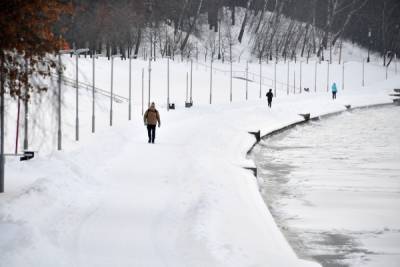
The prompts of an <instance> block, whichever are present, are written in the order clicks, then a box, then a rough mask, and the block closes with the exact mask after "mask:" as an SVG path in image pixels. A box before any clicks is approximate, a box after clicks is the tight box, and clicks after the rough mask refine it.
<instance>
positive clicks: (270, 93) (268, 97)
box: [266, 89, 274, 108]
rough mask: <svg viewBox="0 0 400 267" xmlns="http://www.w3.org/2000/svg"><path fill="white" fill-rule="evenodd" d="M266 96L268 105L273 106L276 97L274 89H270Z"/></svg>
mask: <svg viewBox="0 0 400 267" xmlns="http://www.w3.org/2000/svg"><path fill="white" fill-rule="evenodd" d="M266 96H267V100H268V107H270V108H271V104H272V98H273V97H274V94H273V93H272V89H269V91H268V93H267V94H266Z"/></svg>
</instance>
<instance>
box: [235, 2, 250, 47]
mask: <svg viewBox="0 0 400 267" xmlns="http://www.w3.org/2000/svg"><path fill="white" fill-rule="evenodd" d="M251 2H252V0H247V5H246V11H245V14H244V19H243V22H242V26H241V27H240V32H239V37H238V40H239V43H242V38H243V34H244V28H245V27H246V23H247V19H248V16H249V14H248V13H249V9H250V5H251Z"/></svg>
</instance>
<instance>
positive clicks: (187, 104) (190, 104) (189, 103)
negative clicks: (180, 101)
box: [185, 102, 193, 108]
mask: <svg viewBox="0 0 400 267" xmlns="http://www.w3.org/2000/svg"><path fill="white" fill-rule="evenodd" d="M192 106H193V103H192V102H185V108H191V107H192Z"/></svg>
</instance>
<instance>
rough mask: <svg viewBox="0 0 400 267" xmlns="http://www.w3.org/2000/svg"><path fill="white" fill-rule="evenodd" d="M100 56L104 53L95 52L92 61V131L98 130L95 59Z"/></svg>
mask: <svg viewBox="0 0 400 267" xmlns="http://www.w3.org/2000/svg"><path fill="white" fill-rule="evenodd" d="M98 56H102V54H94V55H92V61H93V66H92V71H93V75H92V79H93V80H92V133H94V132H95V131H96V115H95V97H96V94H95V89H96V86H95V84H96V65H95V60H96V58H97V57H98Z"/></svg>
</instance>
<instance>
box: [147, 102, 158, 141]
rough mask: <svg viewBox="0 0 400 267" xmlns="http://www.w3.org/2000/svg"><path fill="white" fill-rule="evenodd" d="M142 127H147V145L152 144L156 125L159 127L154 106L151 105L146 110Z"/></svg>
mask: <svg viewBox="0 0 400 267" xmlns="http://www.w3.org/2000/svg"><path fill="white" fill-rule="evenodd" d="M143 120H144V125H146V126H147V134H148V136H149V143H153V144H154V139H155V138H156V125H157V123H158V127H160V126H161V120H160V114H159V113H158V110H157V109H156V104H154V102H152V103H151V105H150V107H149V109H147V110H146V112H145V113H144V116H143Z"/></svg>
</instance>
